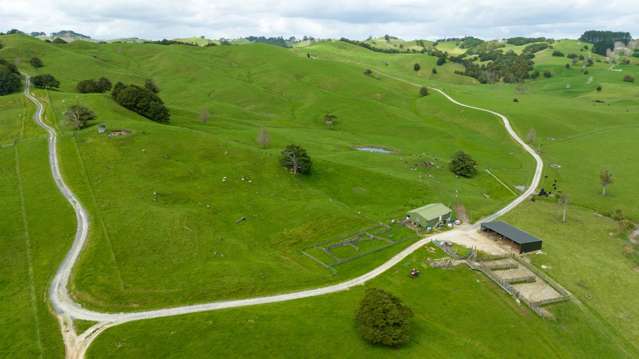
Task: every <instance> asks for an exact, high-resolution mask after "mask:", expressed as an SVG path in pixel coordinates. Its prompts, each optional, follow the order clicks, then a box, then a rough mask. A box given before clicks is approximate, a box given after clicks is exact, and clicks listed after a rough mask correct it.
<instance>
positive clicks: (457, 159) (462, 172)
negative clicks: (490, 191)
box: [449, 151, 477, 178]
mask: <svg viewBox="0 0 639 359" xmlns="http://www.w3.org/2000/svg"><path fill="white" fill-rule="evenodd" d="M476 166H477V162H476V161H475V160H473V159H472V158H471V157H470V156H469V155H468V154H466V153H464V151H459V152H457V153H455V155H454V156H453V159H452V160H451V161H450V165H449V168H450V170H451V171H452V172H453V173H454V174H456V175H458V176H461V177H466V178H470V177H473V176H475V175H476V174H477V168H476Z"/></svg>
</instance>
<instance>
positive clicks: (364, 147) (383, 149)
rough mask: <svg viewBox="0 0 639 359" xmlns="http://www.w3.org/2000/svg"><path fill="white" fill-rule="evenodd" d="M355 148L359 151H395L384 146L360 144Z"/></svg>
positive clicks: (386, 152)
mask: <svg viewBox="0 0 639 359" xmlns="http://www.w3.org/2000/svg"><path fill="white" fill-rule="evenodd" d="M355 149H356V150H357V151H363V152H372V153H385V154H389V153H393V151H391V150H389V149H386V148H383V147H373V146H358V147H355Z"/></svg>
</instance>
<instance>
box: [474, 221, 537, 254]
mask: <svg viewBox="0 0 639 359" xmlns="http://www.w3.org/2000/svg"><path fill="white" fill-rule="evenodd" d="M481 229H482V231H486V232H493V233H497V234H498V235H500V236H502V237H503V238H505V239H507V240H509V241H512V242H514V243H515V244H516V245H517V246H518V247H519V253H526V252H532V251H537V250H540V249H541V239H539V238H535V237H533V236H531V235H530V234H528V233H526V232H524V231H522V230H521V229H519V228H515V227H513V226H511V225H510V224H508V223H505V222H501V221H494V222H486V223H482V224H481Z"/></svg>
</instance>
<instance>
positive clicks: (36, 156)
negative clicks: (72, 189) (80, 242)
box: [0, 94, 75, 358]
mask: <svg viewBox="0 0 639 359" xmlns="http://www.w3.org/2000/svg"><path fill="white" fill-rule="evenodd" d="M0 113H2V116H0V167H1V168H2V172H1V175H0V201H1V203H2V205H1V206H0V228H2V231H0V258H1V259H2V266H1V267H0V302H1V303H2V305H0V323H1V324H2V325H1V326H0V357H3V358H35V357H42V358H60V357H62V356H63V355H64V352H63V350H64V349H63V348H64V347H63V344H62V338H61V337H60V334H59V329H58V323H57V322H56V320H55V319H54V318H53V316H51V315H50V313H49V305H48V300H47V291H48V288H49V282H50V280H51V277H52V275H53V273H54V272H55V269H56V268H57V266H58V264H59V263H60V261H61V260H62V258H63V257H64V254H65V253H66V250H67V245H68V243H69V242H68V241H70V240H71V238H72V236H73V233H74V230H75V222H74V216H73V211H72V210H71V208H70V207H69V206H68V205H67V203H66V202H65V200H64V198H63V197H62V196H61V195H59V194H58V192H57V191H56V190H55V185H54V183H53V179H52V178H51V175H50V172H49V165H48V156H47V141H46V137H45V133H44V131H42V130H40V128H39V127H37V125H36V124H35V123H34V122H33V121H31V115H32V113H33V108H32V106H31V104H30V103H27V102H26V99H25V98H24V97H23V96H22V94H14V95H10V96H3V97H0Z"/></svg>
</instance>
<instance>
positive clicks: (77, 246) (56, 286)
mask: <svg viewBox="0 0 639 359" xmlns="http://www.w3.org/2000/svg"><path fill="white" fill-rule="evenodd" d="M385 76H387V77H390V78H394V79H396V80H399V81H402V82H406V83H409V84H411V85H414V86H421V85H418V84H415V83H411V82H408V81H406V80H404V79H401V78H396V77H393V76H389V75H385ZM432 90H434V91H437V92H438V93H440V94H441V95H442V96H444V97H446V98H447V99H448V100H449V101H451V102H453V103H454V104H456V105H458V106H462V107H466V108H469V109H473V110H477V111H483V112H487V113H490V114H492V115H495V116H497V117H498V118H500V119H501V120H502V122H503V125H504V127H505V128H506V130H507V131H508V133H509V134H510V136H511V137H512V138H513V139H514V140H515V141H516V142H517V143H518V144H519V145H521V146H522V147H523V148H524V150H525V151H526V152H528V153H529V154H530V155H531V156H532V157H533V158H534V159H535V162H536V167H535V173H534V175H533V178H532V181H531V183H530V185H529V186H528V188H527V189H526V191H525V192H524V193H522V194H521V195H520V196H519V197H517V198H516V199H515V200H513V201H512V202H510V203H509V204H508V205H506V206H505V207H504V208H502V209H500V210H499V211H497V212H495V213H494V214H492V215H490V216H488V217H486V218H483V219H481V220H480V221H478V222H477V223H475V224H474V225H472V226H467V227H465V228H461V227H460V228H457V229H454V230H451V231H448V232H444V233H442V234H438V235H434V236H431V237H428V238H424V239H421V240H419V241H417V242H415V243H413V244H412V245H410V246H409V247H407V248H405V249H404V250H402V251H401V252H399V253H398V254H396V255H395V256H394V257H392V258H391V259H389V260H388V261H386V262H385V263H383V264H382V265H380V266H379V267H377V268H375V269H373V270H371V271H370V272H368V273H365V274H363V275H361V276H359V277H356V278H353V279H350V280H347V281H344V282H342V283H338V284H334V285H329V286H325V287H320V288H315V289H308V290H302V291H297V292H291V293H285V294H278V295H270V296H261V297H254V298H246V299H238V300H224V301H217V302H210V303H202V304H195V305H185V306H180V307H172V308H165V309H157V310H148V311H139V312H127V313H102V312H97V311H93V310H89V309H85V308H82V306H81V305H80V304H78V303H76V302H75V301H74V300H73V299H72V298H71V296H70V295H69V291H68V283H69V277H70V275H71V270H72V269H73V265H74V263H75V262H76V260H77V259H78V257H79V255H80V252H81V251H82V248H83V247H84V245H85V243H86V241H87V238H88V231H89V214H88V212H87V211H86V209H85V208H84V207H83V206H82V204H81V203H80V201H79V199H78V198H77V197H76V195H75V194H74V193H73V192H72V191H71V189H70V188H69V187H68V186H67V184H66V183H65V182H64V179H63V177H62V173H61V171H60V164H59V158H58V152H57V133H56V131H55V129H54V128H53V127H51V126H49V125H47V124H46V123H45V122H44V120H43V114H44V105H43V104H42V103H41V102H40V100H38V99H37V98H36V97H35V96H33V95H32V94H31V85H30V79H29V77H28V76H26V86H25V90H24V95H25V96H26V97H27V98H28V99H29V100H30V101H31V102H33V103H34V104H35V105H36V112H35V114H34V116H33V119H34V121H35V122H36V123H37V124H38V125H39V126H40V127H42V128H43V129H44V130H45V131H47V133H48V141H49V163H50V167H51V174H52V176H53V179H54V181H55V183H56V186H57V187H58V190H59V191H60V192H61V193H62V195H63V196H64V197H65V198H66V199H67V201H68V202H69V203H70V204H71V206H72V207H73V209H74V211H75V214H76V219H77V229H76V234H75V239H74V240H73V244H72V245H71V249H70V250H69V252H68V253H67V255H66V257H65V258H64V260H63V262H62V264H61V265H60V267H59V268H58V270H57V272H56V273H55V276H54V278H53V281H52V282H51V286H50V288H49V300H50V301H51V305H52V307H53V310H54V312H55V314H56V316H57V317H58V320H59V322H60V325H61V329H62V335H63V338H64V342H65V346H66V357H67V358H69V359H78V358H83V357H84V354H85V352H86V350H87V348H88V347H89V345H90V344H91V342H92V341H93V340H94V339H95V338H96V337H97V336H98V335H99V334H100V333H102V332H103V331H105V330H106V329H108V328H110V327H113V326H116V325H119V324H123V323H126V322H131V321H136V320H144V319H153V318H161V317H170V316H176V315H183V314H189V313H198V312H206V311H213V310H219V309H228V308H237V307H244V306H251V305H258V304H267V303H276V302H285V301H290V300H296V299H302V298H309V297H315V296H320V295H325V294H330V293H336V292H341V291H345V290H348V289H350V288H352V287H355V286H359V285H363V284H364V283H366V282H367V281H369V280H371V279H373V278H375V277H377V276H379V275H380V274H382V273H384V272H385V271H387V270H388V269H390V268H392V267H393V266H395V265H396V264H398V263H399V262H401V261H402V260H403V259H404V258H406V257H408V256H409V255H410V254H411V253H413V252H415V251H416V250H418V249H419V248H421V247H422V246H424V245H425V244H427V243H429V242H431V241H432V240H435V239H446V238H451V237H454V236H456V235H459V234H461V233H463V232H466V231H475V230H477V228H478V226H479V224H480V223H482V222H486V221H491V220H494V219H495V218H497V217H499V216H502V215H503V214H505V213H507V212H509V211H510V210H512V209H513V208H515V207H516V206H517V205H519V204H520V203H521V202H523V201H524V200H526V198H528V197H529V196H530V195H532V194H533V193H534V191H535V190H536V188H537V186H538V185H539V181H540V179H541V173H542V169H543V161H542V159H541V157H540V156H539V155H538V154H537V153H536V152H535V151H534V150H533V149H532V148H531V147H530V146H528V145H527V144H526V143H525V142H524V141H523V140H522V139H521V138H520V137H519V136H518V135H517V133H516V132H515V131H514V130H513V128H512V126H511V125H510V122H509V121H508V118H507V117H506V116H504V115H502V114H500V113H497V112H495V111H491V110H487V109H483V108H480V107H475V106H469V105H466V104H463V103H461V102H459V101H457V100H455V99H453V98H452V97H450V96H449V95H448V94H446V93H445V92H444V91H442V90H440V89H436V88H433V89H432ZM78 319H80V320H88V321H95V322H97V324H95V325H94V326H92V327H91V328H89V329H87V330H86V331H85V332H84V333H81V334H77V333H76V332H75V329H74V327H73V320H78Z"/></svg>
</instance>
